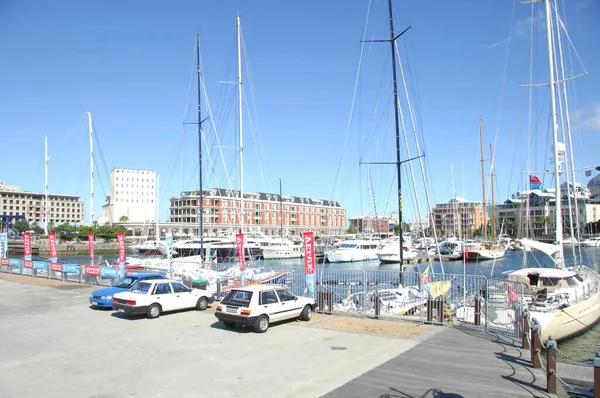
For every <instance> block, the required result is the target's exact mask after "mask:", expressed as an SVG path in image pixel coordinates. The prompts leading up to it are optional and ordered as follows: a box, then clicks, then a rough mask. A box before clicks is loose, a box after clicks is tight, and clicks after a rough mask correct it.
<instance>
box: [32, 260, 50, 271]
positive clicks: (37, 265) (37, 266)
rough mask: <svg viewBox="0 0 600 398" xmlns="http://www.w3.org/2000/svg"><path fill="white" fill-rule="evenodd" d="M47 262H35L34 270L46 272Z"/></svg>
mask: <svg viewBox="0 0 600 398" xmlns="http://www.w3.org/2000/svg"><path fill="white" fill-rule="evenodd" d="M46 267H47V265H46V262H45V261H34V262H33V268H34V269H38V270H46Z"/></svg>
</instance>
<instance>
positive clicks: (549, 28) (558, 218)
mask: <svg viewBox="0 0 600 398" xmlns="http://www.w3.org/2000/svg"><path fill="white" fill-rule="evenodd" d="M544 5H545V8H546V39H547V43H548V68H549V71H548V72H549V75H550V117H551V118H552V138H553V143H554V145H553V146H552V152H553V158H554V180H555V182H556V205H555V206H556V207H555V217H556V220H555V224H556V244H557V245H558V248H559V251H558V253H557V255H556V256H557V257H556V265H557V267H558V268H562V267H563V247H562V240H563V225H562V203H561V201H562V193H561V190H560V168H561V166H560V158H559V153H558V150H559V148H558V143H559V142H558V124H557V122H556V93H555V85H556V81H555V79H554V51H553V49H554V46H553V43H552V18H551V12H552V11H551V5H550V0H544Z"/></svg>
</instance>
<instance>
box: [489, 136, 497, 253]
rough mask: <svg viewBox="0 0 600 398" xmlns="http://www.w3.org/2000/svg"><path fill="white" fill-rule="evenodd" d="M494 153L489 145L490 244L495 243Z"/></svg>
mask: <svg viewBox="0 0 600 398" xmlns="http://www.w3.org/2000/svg"><path fill="white" fill-rule="evenodd" d="M493 160H494V153H493V152H492V144H491V143H490V180H491V181H492V209H491V210H492V211H491V217H492V220H491V221H492V243H495V242H496V216H495V214H494V213H495V210H496V204H495V203H494V162H493Z"/></svg>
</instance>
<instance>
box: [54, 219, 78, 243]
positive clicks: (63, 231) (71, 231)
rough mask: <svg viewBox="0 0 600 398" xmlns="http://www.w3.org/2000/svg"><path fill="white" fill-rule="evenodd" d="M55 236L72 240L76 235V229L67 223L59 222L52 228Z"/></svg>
mask: <svg viewBox="0 0 600 398" xmlns="http://www.w3.org/2000/svg"><path fill="white" fill-rule="evenodd" d="M54 232H56V236H57V237H58V239H61V240H72V239H73V238H75V236H76V229H75V227H74V226H73V225H70V224H68V223H64V224H60V225H59V226H57V227H56V228H54Z"/></svg>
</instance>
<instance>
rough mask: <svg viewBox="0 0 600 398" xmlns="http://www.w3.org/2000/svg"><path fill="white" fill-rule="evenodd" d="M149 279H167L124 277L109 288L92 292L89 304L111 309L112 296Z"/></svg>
mask: <svg viewBox="0 0 600 398" xmlns="http://www.w3.org/2000/svg"><path fill="white" fill-rule="evenodd" d="M149 279H167V277H166V276H164V275H161V274H135V275H128V276H125V277H123V278H121V279H119V281H118V282H117V283H115V284H114V285H113V286H111V287H105V288H103V289H99V290H96V291H94V292H92V294H91V295H90V304H91V305H92V306H94V307H98V308H112V303H113V295H114V294H115V293H120V292H126V291H127V290H129V288H131V287H132V286H133V285H134V284H136V283H137V282H139V281H145V280H149Z"/></svg>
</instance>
